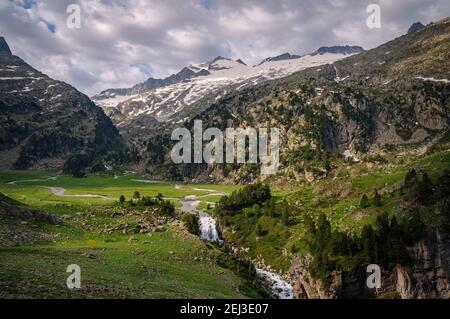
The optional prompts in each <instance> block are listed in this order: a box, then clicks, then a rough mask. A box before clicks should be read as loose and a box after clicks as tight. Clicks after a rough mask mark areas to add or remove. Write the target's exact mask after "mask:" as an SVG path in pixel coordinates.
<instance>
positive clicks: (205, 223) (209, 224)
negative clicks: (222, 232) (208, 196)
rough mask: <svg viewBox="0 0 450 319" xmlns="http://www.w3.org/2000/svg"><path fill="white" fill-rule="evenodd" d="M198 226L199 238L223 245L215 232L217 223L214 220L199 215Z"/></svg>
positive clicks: (208, 216)
mask: <svg viewBox="0 0 450 319" xmlns="http://www.w3.org/2000/svg"><path fill="white" fill-rule="evenodd" d="M198 225H199V228H200V236H201V238H203V239H206V240H208V241H216V242H219V243H223V240H222V239H220V236H219V232H218V230H217V223H216V220H215V219H214V218H212V217H211V216H210V215H208V214H205V213H199V217H198Z"/></svg>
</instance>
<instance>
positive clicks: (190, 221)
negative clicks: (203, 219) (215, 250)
mask: <svg viewBox="0 0 450 319" xmlns="http://www.w3.org/2000/svg"><path fill="white" fill-rule="evenodd" d="M183 222H184V225H185V226H186V228H187V230H188V231H189V232H190V233H191V234H193V235H196V236H198V235H200V228H199V226H198V216H197V215H193V214H186V215H183Z"/></svg>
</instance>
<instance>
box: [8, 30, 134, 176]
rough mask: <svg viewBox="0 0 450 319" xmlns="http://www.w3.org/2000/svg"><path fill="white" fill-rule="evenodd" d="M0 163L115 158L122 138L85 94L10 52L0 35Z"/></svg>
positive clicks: (42, 164)
mask: <svg viewBox="0 0 450 319" xmlns="http://www.w3.org/2000/svg"><path fill="white" fill-rule="evenodd" d="M0 123H1V125H0V156H1V158H2V161H1V164H0V167H1V168H2V169H11V168H17V169H26V168H43V169H50V168H60V167H62V166H63V165H64V164H65V163H66V161H67V160H68V159H69V158H73V157H74V156H75V155H77V156H79V158H80V160H75V162H76V161H78V162H79V166H81V167H84V166H92V165H97V166H99V167H100V166H102V165H104V164H106V163H113V162H115V161H117V162H119V161H121V160H122V159H123V157H124V155H123V154H124V153H125V150H126V148H125V143H124V142H123V140H122V138H121V136H120V135H119V133H118V131H117V130H116V128H115V127H114V125H113V124H112V122H111V120H110V119H109V118H108V117H107V116H106V115H105V114H104V112H103V111H102V110H101V109H100V108H99V107H97V106H96V105H95V104H94V103H93V102H92V101H91V100H90V99H89V98H88V97H87V96H85V95H84V94H82V93H80V92H78V91H77V90H76V89H74V88H73V87H71V86H70V85H68V84H66V83H64V82H60V81H56V80H53V79H51V78H49V77H48V76H46V75H45V74H42V73H41V72H39V71H37V70H35V69H34V68H32V67H31V66H29V65H28V64H27V63H25V62H24V61H23V60H22V59H20V58H19V57H17V56H14V55H12V53H11V51H10V50H9V47H8V45H7V43H6V41H5V40H4V39H3V38H0Z"/></svg>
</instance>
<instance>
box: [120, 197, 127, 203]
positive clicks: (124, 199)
mask: <svg viewBox="0 0 450 319" xmlns="http://www.w3.org/2000/svg"><path fill="white" fill-rule="evenodd" d="M125 201H126V198H125V196H123V195H120V197H119V202H120V203H121V204H123V203H125Z"/></svg>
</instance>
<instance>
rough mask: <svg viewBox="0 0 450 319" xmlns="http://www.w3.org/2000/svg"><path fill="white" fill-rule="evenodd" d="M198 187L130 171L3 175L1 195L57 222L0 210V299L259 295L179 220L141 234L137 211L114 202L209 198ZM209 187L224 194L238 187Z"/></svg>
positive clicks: (12, 173)
mask: <svg viewBox="0 0 450 319" xmlns="http://www.w3.org/2000/svg"><path fill="white" fill-rule="evenodd" d="M47 187H58V188H64V189H65V193H64V195H68V196H71V195H101V196H104V197H105V198H91V197H66V196H56V195H55V194H54V193H53V192H52V190H51V189H50V188H47ZM193 188H195V189H193ZM202 188H206V189H209V188H211V186H210V185H195V186H193V185H183V186H182V187H180V186H177V187H175V185H174V184H169V183H150V182H149V181H145V182H144V179H143V178H142V177H140V176H135V175H126V176H120V177H117V176H113V175H111V176H107V175H105V176H90V177H87V178H83V179H74V178H71V177H68V176H57V174H56V173H53V172H3V173H1V174H0V192H2V193H3V194H5V195H6V196H8V197H9V198H10V199H12V200H14V201H16V202H17V203H20V205H23V206H26V207H30V208H36V209H40V210H43V211H46V212H49V213H53V214H55V215H57V216H59V217H60V218H61V219H62V220H63V224H62V225H50V224H47V223H44V222H40V221H21V220H17V219H13V218H10V217H5V216H1V215H0V216H1V217H0V218H1V222H0V225H1V226H0V298H248V297H260V295H259V294H258V293H257V292H256V291H255V290H253V289H252V288H250V287H248V286H247V285H246V283H245V282H244V280H243V279H241V278H240V277H238V276H236V275H235V274H233V273H232V272H231V271H230V270H228V269H223V268H221V267H219V266H218V264H217V262H216V257H217V255H218V254H220V251H218V249H216V248H215V247H214V246H212V245H210V244H208V243H206V242H204V241H202V240H200V239H199V238H198V237H196V236H194V235H191V234H189V233H188V232H187V231H186V230H185V228H184V226H183V225H182V223H181V222H179V221H177V220H174V219H172V218H167V219H164V218H163V219H162V220H157V221H158V222H159V223H160V224H161V225H160V226H159V227H158V228H157V229H156V230H154V231H149V232H148V233H145V234H140V233H139V232H136V231H134V229H133V227H135V226H136V225H137V224H138V223H139V222H142V220H143V217H142V216H141V213H140V212H137V211H135V212H131V213H124V212H123V210H121V209H118V208H117V203H115V202H116V198H119V196H120V195H122V194H123V195H124V196H125V197H126V198H127V199H130V198H131V197H132V195H133V193H134V192H135V191H139V192H140V194H141V195H142V196H144V195H145V196H156V195H157V194H158V193H161V194H163V196H164V197H165V198H171V199H172V200H173V201H174V203H177V204H178V199H181V198H183V197H184V196H187V195H193V194H195V195H198V196H202V195H208V194H209V192H208V191H202V190H201V189H202ZM214 189H215V190H217V191H219V192H230V191H232V190H234V189H236V187H229V186H217V187H216V186H214ZM108 198H112V199H108ZM202 200H203V201H206V200H207V201H210V202H214V201H215V200H217V197H216V196H211V198H208V197H207V196H206V197H203V199H202ZM142 214H147V215H151V213H150V212H143V213H142ZM144 217H145V216H144ZM145 218H147V219H145ZM145 218H144V219H145V220H149V217H148V216H146V217H145ZM152 218H153V217H152ZM158 218H159V217H156V219H158ZM150 220H151V218H150ZM71 264H77V265H79V266H80V267H81V280H82V289H80V290H69V289H68V288H67V286H66V280H67V277H68V276H69V275H70V274H69V273H66V268H67V266H68V265H71Z"/></svg>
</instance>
